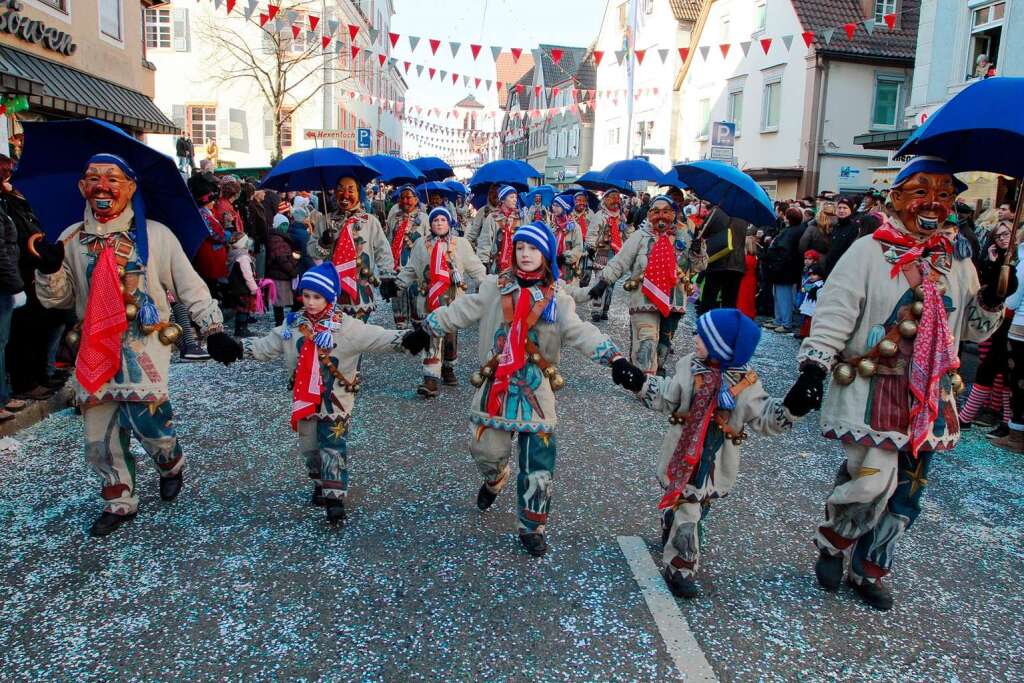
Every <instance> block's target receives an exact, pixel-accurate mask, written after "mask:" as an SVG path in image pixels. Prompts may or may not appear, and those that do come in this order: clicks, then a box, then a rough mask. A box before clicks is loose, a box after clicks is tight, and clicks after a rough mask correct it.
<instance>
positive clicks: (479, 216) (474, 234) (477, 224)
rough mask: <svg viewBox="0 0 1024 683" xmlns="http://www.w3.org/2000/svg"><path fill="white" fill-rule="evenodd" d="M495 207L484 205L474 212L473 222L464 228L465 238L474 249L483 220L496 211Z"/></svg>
mask: <svg viewBox="0 0 1024 683" xmlns="http://www.w3.org/2000/svg"><path fill="white" fill-rule="evenodd" d="M496 210H497V207H494V206H491V205H490V204H484V205H483V208H481V209H480V210H479V211H477V212H476V215H475V216H473V221H472V222H471V223H470V224H469V225H468V226H466V227H465V228H464V230H465V233H466V234H465V237H466V239H467V240H469V243H470V244H472V245H473V248H474V249H475V248H476V243H477V240H478V239H479V238H480V231H481V230H483V227H484V219H485V218H487V217H488V216H490V215H491V213H492V212H494V211H496Z"/></svg>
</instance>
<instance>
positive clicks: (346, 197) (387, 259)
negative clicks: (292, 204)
mask: <svg viewBox="0 0 1024 683" xmlns="http://www.w3.org/2000/svg"><path fill="white" fill-rule="evenodd" d="M334 200H335V202H336V203H337V205H338V208H337V210H335V211H333V212H332V213H331V214H329V215H328V216H327V220H326V221H325V222H324V223H323V224H319V225H316V226H315V227H314V229H313V234H312V236H311V239H310V240H309V243H308V244H307V245H306V250H307V253H308V254H309V256H310V258H314V259H319V260H322V261H330V262H331V263H333V264H334V268H335V269H336V270H337V271H338V279H339V280H340V281H341V293H340V294H339V296H338V305H339V306H340V307H341V310H342V311H343V312H345V313H348V314H349V315H351V316H353V317H356V318H359V319H360V320H362V321H363V322H366V320H367V319H368V318H369V317H370V314H371V313H373V311H374V310H376V308H377V302H376V299H375V298H374V295H373V286H374V285H375V284H376V285H379V287H380V295H381V297H383V298H385V299H391V298H394V296H395V294H396V292H397V290H396V288H395V280H394V273H395V260H394V257H392V255H391V244H390V243H388V238H387V235H385V234H384V229H383V228H381V227H380V222H379V221H378V220H377V217H376V216H371V215H370V214H368V213H366V210H365V208H364V207H363V200H362V188H360V186H359V183H358V181H356V179H355V178H353V177H351V176H345V177H342V178H339V179H338V182H337V185H336V186H335V188H334Z"/></svg>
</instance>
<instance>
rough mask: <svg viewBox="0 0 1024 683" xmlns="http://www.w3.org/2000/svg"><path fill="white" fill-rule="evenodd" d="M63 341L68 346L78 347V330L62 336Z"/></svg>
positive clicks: (79, 338)
mask: <svg viewBox="0 0 1024 683" xmlns="http://www.w3.org/2000/svg"><path fill="white" fill-rule="evenodd" d="M64 341H66V342H67V343H68V346H78V342H80V341H82V333H81V332H79V331H78V330H71V331H70V332H68V333H67V334H66V335H64Z"/></svg>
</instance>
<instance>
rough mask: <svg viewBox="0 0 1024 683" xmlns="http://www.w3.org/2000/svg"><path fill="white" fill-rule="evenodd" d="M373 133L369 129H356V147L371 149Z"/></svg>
mask: <svg viewBox="0 0 1024 683" xmlns="http://www.w3.org/2000/svg"><path fill="white" fill-rule="evenodd" d="M371 135H372V132H371V131H370V129H369V128H356V147H358V148H359V149H370V139H371Z"/></svg>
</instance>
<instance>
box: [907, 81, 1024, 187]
mask: <svg viewBox="0 0 1024 683" xmlns="http://www.w3.org/2000/svg"><path fill="white" fill-rule="evenodd" d="M1022 103H1024V78H1007V77H1002V76H1000V77H995V78H988V79H984V80H980V81H976V82H974V83H972V84H971V85H969V86H967V87H966V88H964V89H963V90H961V91H960V92H959V93H957V95H956V96H955V97H953V98H952V99H951V100H949V101H948V102H946V104H944V105H942V107H941V108H940V109H939V110H938V111H936V112H935V113H934V114H932V115H931V116H930V117H928V119H927V120H926V121H925V122H924V123H923V124H922V125H921V126H920V127H919V128H918V129H917V130H915V131H914V133H913V134H912V135H911V136H910V138H909V139H908V140H907V141H906V142H904V143H903V146H902V147H900V149H899V151H898V152H896V156H903V155H913V156H937V157H942V158H943V159H945V160H946V161H947V162H948V163H949V165H950V166H951V167H952V169H953V171H954V172H962V171H988V172H990V173H1001V174H1003V175H1008V176H1013V177H1014V178H1022V177H1024V117H1022V116H1021V113H1020V105H1021V104H1022Z"/></svg>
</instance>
